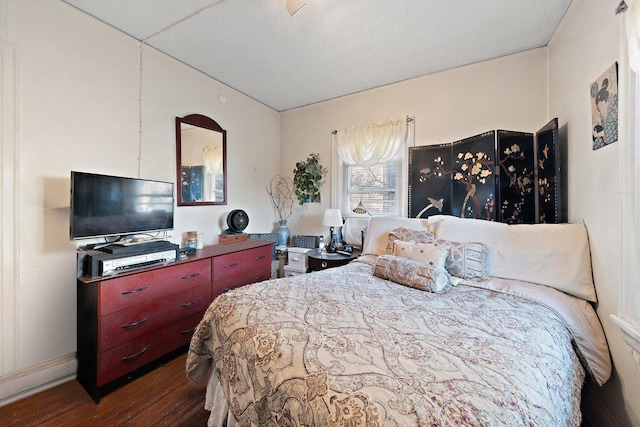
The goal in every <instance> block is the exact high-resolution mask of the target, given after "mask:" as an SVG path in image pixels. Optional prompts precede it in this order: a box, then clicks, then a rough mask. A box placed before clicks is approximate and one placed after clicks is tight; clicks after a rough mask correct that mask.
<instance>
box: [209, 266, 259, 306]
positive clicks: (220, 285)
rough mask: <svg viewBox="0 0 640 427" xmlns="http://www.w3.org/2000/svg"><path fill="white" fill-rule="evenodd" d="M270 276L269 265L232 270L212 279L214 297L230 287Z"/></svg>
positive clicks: (255, 281)
mask: <svg viewBox="0 0 640 427" xmlns="http://www.w3.org/2000/svg"><path fill="white" fill-rule="evenodd" d="M270 278H271V265H266V266H260V267H258V268H254V269H252V270H249V271H234V272H233V273H232V274H228V275H226V276H223V277H222V278H219V279H213V295H212V298H213V299H215V298H216V297H217V296H218V295H220V294H223V293H225V292H227V291H229V290H231V289H234V288H237V287H240V286H244V285H248V284H250V283H257V282H262V281H263V280H267V279H270Z"/></svg>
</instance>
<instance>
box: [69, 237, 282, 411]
mask: <svg viewBox="0 0 640 427" xmlns="http://www.w3.org/2000/svg"><path fill="white" fill-rule="evenodd" d="M271 244H272V243H271V242H267V241H263V240H252V239H248V240H245V241H243V242H238V243H231V244H227V245H213V246H206V247H204V248H203V249H201V250H198V251H196V253H195V254H193V255H191V256H189V257H188V258H187V259H186V260H182V261H177V262H174V263H170V264H164V265H159V266H153V267H149V268H143V269H140V270H137V271H135V272H125V273H119V274H116V275H113V276H106V277H97V278H90V277H86V276H84V277H80V278H78V280H77V288H78V293H77V295H78V314H77V316H78V319H77V324H78V342H77V355H78V382H79V383H80V384H81V385H82V386H83V387H84V389H85V390H86V391H87V393H89V395H90V396H91V398H92V399H93V400H94V401H95V402H96V403H100V399H101V397H102V395H103V394H105V393H107V392H109V391H111V390H112V389H114V387H118V386H119V385H121V384H123V383H124V382H126V381H128V380H130V379H133V378H136V377H138V376H140V375H142V374H144V373H145V372H147V371H149V369H152V368H153V366H154V365H155V364H156V363H157V362H158V361H159V360H163V359H165V358H166V357H169V356H168V355H171V354H175V352H183V351H185V350H186V346H187V345H188V344H189V341H190V340H191V335H192V334H193V331H194V330H195V328H196V326H197V325H198V323H199V322H200V320H201V319H202V316H203V314H204V312H205V310H206V309H207V307H208V306H209V304H210V303H211V301H212V300H213V299H215V298H216V297H217V296H218V295H220V294H221V293H223V292H226V291H228V290H230V289H233V288H235V287H238V286H243V285H247V284H249V283H255V282H260V281H263V280H266V279H269V278H270V277H271Z"/></svg>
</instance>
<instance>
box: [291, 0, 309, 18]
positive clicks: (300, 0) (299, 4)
mask: <svg viewBox="0 0 640 427" xmlns="http://www.w3.org/2000/svg"><path fill="white" fill-rule="evenodd" d="M306 5H307V4H306V3H305V2H304V0H287V11H288V12H289V15H291V16H293V15H295V14H296V13H298V12H299V11H300V9H302V8H303V7H305V6H306Z"/></svg>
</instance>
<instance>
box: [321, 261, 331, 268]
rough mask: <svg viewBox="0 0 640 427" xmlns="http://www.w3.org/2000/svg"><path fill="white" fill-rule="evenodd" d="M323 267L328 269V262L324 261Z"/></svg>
mask: <svg viewBox="0 0 640 427" xmlns="http://www.w3.org/2000/svg"><path fill="white" fill-rule="evenodd" d="M320 265H321V266H322V268H327V265H329V264H327V261H322V264H320Z"/></svg>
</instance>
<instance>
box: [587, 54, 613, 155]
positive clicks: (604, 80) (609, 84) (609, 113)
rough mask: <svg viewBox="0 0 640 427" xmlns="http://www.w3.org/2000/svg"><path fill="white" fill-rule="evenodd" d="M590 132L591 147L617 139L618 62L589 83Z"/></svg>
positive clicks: (594, 147)
mask: <svg viewBox="0 0 640 427" xmlns="http://www.w3.org/2000/svg"><path fill="white" fill-rule="evenodd" d="M591 121H592V127H591V133H592V142H593V149H594V150H597V149H599V148H602V147H605V146H607V145H609V144H611V143H613V142H616V141H617V140H618V63H617V62H616V63H614V64H613V65H612V66H611V67H609V69H608V70H607V71H605V72H604V73H603V74H602V75H601V76H600V77H599V78H598V80H596V81H595V82H593V83H591Z"/></svg>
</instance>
